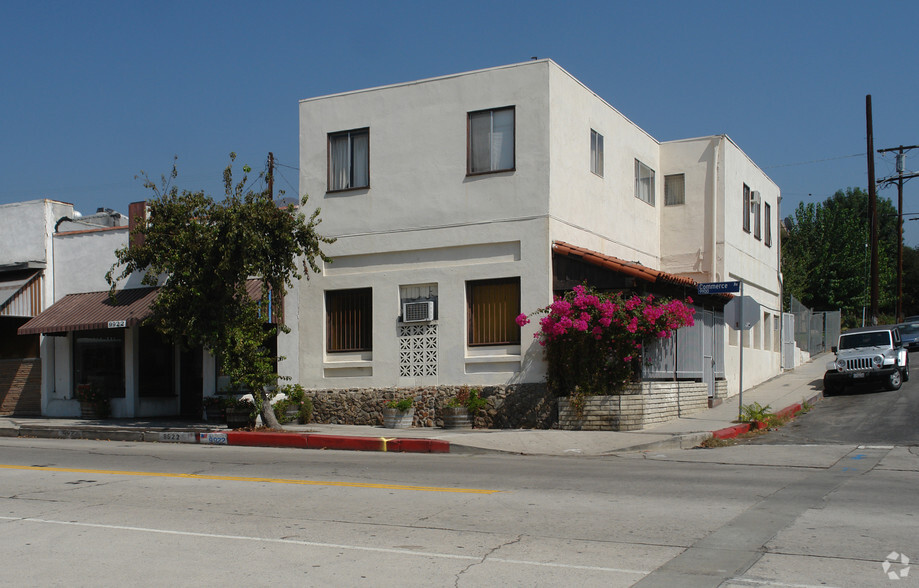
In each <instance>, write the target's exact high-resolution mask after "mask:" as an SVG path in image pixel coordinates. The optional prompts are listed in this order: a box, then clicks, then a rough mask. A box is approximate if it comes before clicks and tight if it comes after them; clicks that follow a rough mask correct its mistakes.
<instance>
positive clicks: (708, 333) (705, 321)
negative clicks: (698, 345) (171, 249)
mask: <svg viewBox="0 0 919 588" xmlns="http://www.w3.org/2000/svg"><path fill="white" fill-rule="evenodd" d="M702 326H703V328H702V381H703V382H705V383H706V384H707V385H708V396H709V398H711V397H713V396H714V395H715V337H716V330H717V329H715V313H713V312H712V311H710V310H703V311H702Z"/></svg>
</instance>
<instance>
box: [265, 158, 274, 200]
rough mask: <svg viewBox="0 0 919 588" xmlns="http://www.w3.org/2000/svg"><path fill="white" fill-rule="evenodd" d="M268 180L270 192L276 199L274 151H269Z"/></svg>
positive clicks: (272, 197)
mask: <svg viewBox="0 0 919 588" xmlns="http://www.w3.org/2000/svg"><path fill="white" fill-rule="evenodd" d="M266 180H267V181H268V194H269V195H270V196H271V199H272V200H274V153H272V152H271V151H269V152H268V176H267V178H266Z"/></svg>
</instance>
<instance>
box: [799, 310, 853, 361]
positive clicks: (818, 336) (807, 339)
mask: <svg viewBox="0 0 919 588" xmlns="http://www.w3.org/2000/svg"><path fill="white" fill-rule="evenodd" d="M791 314H793V315H795V320H794V324H795V345H796V346H797V347H798V348H799V349H801V350H804V351H806V352H808V353H809V354H810V355H811V356H814V355H817V354H818V353H822V352H824V351H827V350H829V349H830V347H832V346H833V345H836V341H837V339H839V332H840V329H841V326H842V313H841V312H840V311H838V310H818V311H814V310H811V309H810V308H808V307H806V306H804V305H803V304H801V301H800V300H798V299H797V298H795V297H794V296H792V297H791Z"/></svg>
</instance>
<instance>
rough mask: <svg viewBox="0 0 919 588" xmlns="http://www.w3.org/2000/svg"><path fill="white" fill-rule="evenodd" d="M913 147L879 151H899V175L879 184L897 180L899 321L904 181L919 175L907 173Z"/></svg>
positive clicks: (900, 310) (899, 311)
mask: <svg viewBox="0 0 919 588" xmlns="http://www.w3.org/2000/svg"><path fill="white" fill-rule="evenodd" d="M911 149H919V145H910V146H908V147H904V146H903V145H900V146H899V147H890V148H888V149H878V153H888V152H890V151H896V152H897V175H896V176H891V177H889V178H884V179H883V180H879V181H878V184H879V185H881V186H882V187H883V186H887V185H890V184H892V183H893V182H894V181H896V182H897V322H898V323H899V322H902V321H903V182H904V181H905V180H908V179H910V178H915V177H919V174H907V175H904V173H903V172H905V171H906V152H907V151H909V150H911Z"/></svg>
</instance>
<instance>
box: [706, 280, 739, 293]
mask: <svg viewBox="0 0 919 588" xmlns="http://www.w3.org/2000/svg"><path fill="white" fill-rule="evenodd" d="M698 289H699V294H724V293H730V292H740V282H739V281H737V282H706V283H704V284H699V285H698Z"/></svg>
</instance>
